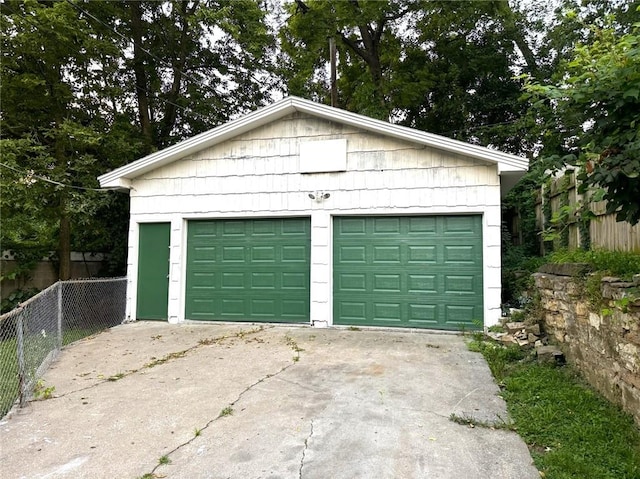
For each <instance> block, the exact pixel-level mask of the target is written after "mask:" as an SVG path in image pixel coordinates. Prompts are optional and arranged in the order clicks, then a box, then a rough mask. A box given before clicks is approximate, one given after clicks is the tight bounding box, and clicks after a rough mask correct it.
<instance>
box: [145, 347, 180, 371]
mask: <svg viewBox="0 0 640 479" xmlns="http://www.w3.org/2000/svg"><path fill="white" fill-rule="evenodd" d="M187 352H189V350H188V349H185V350H184V351H177V352H175V353H169V354H167V355H165V356H163V357H161V358H151V361H150V362H148V363H147V364H145V365H144V367H145V368H153V367H155V366H159V365H160V364H164V363H166V362H167V361H170V360H172V359H178V358H183V357H184V356H185V355H186V354H187Z"/></svg>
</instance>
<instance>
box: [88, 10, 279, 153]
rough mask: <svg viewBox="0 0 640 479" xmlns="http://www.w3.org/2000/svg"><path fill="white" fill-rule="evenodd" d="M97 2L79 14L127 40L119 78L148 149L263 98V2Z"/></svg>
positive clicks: (266, 68) (266, 88)
mask: <svg viewBox="0 0 640 479" xmlns="http://www.w3.org/2000/svg"><path fill="white" fill-rule="evenodd" d="M100 3H102V2H87V3H86V4H84V5H83V6H82V7H81V8H82V10H81V16H82V17H87V19H88V21H90V22H91V23H92V24H93V25H95V27H96V28H104V27H105V26H107V27H108V28H110V29H111V30H112V33H111V35H112V36H114V35H113V32H118V33H119V34H120V35H122V36H123V37H124V38H126V40H127V41H125V42H124V44H123V45H122V47H121V48H122V51H121V52H120V58H121V59H122V61H123V62H124V63H123V65H122V67H121V68H120V69H119V71H118V79H119V81H120V82H122V81H126V83H128V84H130V85H132V86H134V88H133V89H131V90H130V91H128V92H127V93H128V94H129V95H131V97H132V98H134V99H135V103H136V107H137V108H136V112H135V114H136V116H137V120H138V124H139V127H140V130H141V132H142V135H143V138H144V139H145V142H146V144H147V149H148V151H153V150H155V149H159V148H164V147H166V146H169V145H171V144H173V143H175V142H176V141H178V140H181V139H184V138H186V137H189V136H192V135H195V134H197V133H201V132H202V131H205V130H207V129H209V128H211V127H213V126H215V125H217V124H220V123H224V122H225V121H228V120H229V119H230V118H231V117H233V116H234V115H237V114H238V113H242V112H245V111H247V110H250V109H253V108H255V107H256V106H258V105H261V104H263V103H264V102H265V101H266V100H268V98H269V96H270V93H271V88H272V87H273V85H272V83H271V82H270V81H268V75H269V73H270V72H271V71H272V69H273V65H272V60H271V58H272V57H273V54H272V50H273V48H274V47H275V43H274V38H273V35H272V34H271V32H270V31H269V30H268V28H267V26H266V22H265V15H266V13H265V8H264V7H265V6H264V4H263V3H262V2H256V1H252V0H220V1H214V0H208V1H205V0H193V1H178V0H171V1H163V2H158V1H139V0H130V1H126V2H118V3H115V4H109V5H100ZM129 40H130V41H129ZM130 47H132V55H131V54H129V53H128V49H129V48H130Z"/></svg>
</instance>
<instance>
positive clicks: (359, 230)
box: [338, 218, 367, 236]
mask: <svg viewBox="0 0 640 479" xmlns="http://www.w3.org/2000/svg"><path fill="white" fill-rule="evenodd" d="M338 228H339V233H340V235H341V236H364V235H365V234H366V232H367V231H366V224H365V218H343V219H342V221H341V222H340V224H339V225H338Z"/></svg>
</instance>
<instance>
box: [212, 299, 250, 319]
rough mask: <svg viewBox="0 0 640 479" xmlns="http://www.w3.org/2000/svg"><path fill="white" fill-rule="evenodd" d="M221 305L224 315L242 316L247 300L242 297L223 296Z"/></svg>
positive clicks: (221, 313)
mask: <svg viewBox="0 0 640 479" xmlns="http://www.w3.org/2000/svg"><path fill="white" fill-rule="evenodd" d="M220 307H221V309H220V315H221V316H222V317H241V316H243V315H244V312H245V311H246V308H245V300H244V299H241V298H223V299H222V301H221V302H220ZM213 309H214V310H215V308H213Z"/></svg>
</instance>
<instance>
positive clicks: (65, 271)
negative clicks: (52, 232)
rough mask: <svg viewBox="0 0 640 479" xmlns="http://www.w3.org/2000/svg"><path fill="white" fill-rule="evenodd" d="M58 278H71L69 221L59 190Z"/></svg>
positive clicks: (64, 200) (63, 197)
mask: <svg viewBox="0 0 640 479" xmlns="http://www.w3.org/2000/svg"><path fill="white" fill-rule="evenodd" d="M58 259H59V260H60V265H59V267H58V279H60V280H62V281H64V280H67V279H69V278H71V222H70V220H69V214H68V213H67V205H66V199H65V193H64V191H62V192H60V236H59V243H58Z"/></svg>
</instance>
